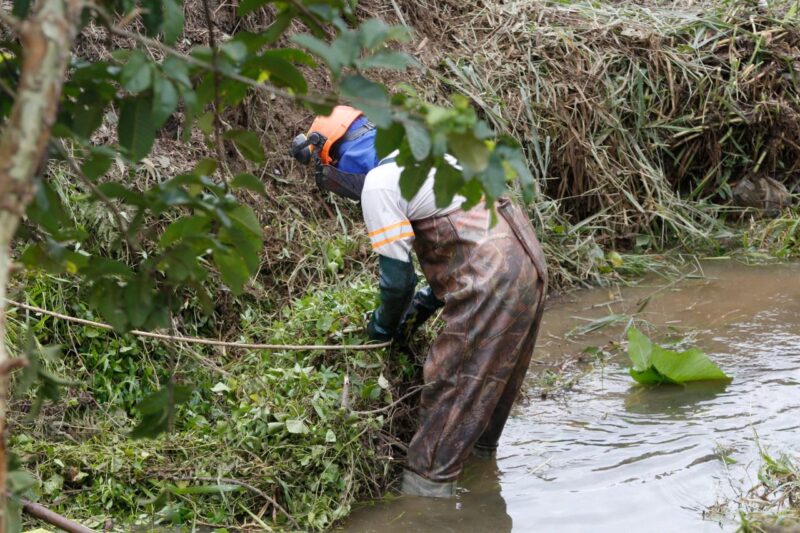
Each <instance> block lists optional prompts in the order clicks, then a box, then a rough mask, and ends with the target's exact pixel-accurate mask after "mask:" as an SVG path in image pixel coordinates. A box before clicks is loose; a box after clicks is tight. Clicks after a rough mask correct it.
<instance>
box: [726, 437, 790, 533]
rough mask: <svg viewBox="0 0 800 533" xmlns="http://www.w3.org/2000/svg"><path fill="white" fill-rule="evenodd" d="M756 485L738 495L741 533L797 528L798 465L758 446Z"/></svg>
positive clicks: (785, 530)
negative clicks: (742, 495)
mask: <svg viewBox="0 0 800 533" xmlns="http://www.w3.org/2000/svg"><path fill="white" fill-rule="evenodd" d="M761 459H762V461H763V462H762V464H761V468H760V469H759V471H758V481H759V483H758V485H756V486H755V487H753V488H752V489H750V491H749V492H748V493H747V494H746V495H744V497H743V498H741V503H740V510H739V516H740V520H741V521H740V525H739V531H740V532H741V533H769V532H777V533H779V532H791V531H797V529H798V528H800V464H798V462H797V458H792V457H790V456H788V455H781V456H780V457H774V456H773V455H771V454H770V453H769V452H768V451H767V450H765V449H763V448H762V449H761Z"/></svg>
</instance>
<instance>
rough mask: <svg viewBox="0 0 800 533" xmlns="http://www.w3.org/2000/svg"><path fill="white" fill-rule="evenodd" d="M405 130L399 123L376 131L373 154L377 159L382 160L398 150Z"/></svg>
mask: <svg viewBox="0 0 800 533" xmlns="http://www.w3.org/2000/svg"><path fill="white" fill-rule="evenodd" d="M405 134H406V130H405V128H404V127H403V125H402V124H401V123H399V122H393V123H392V124H391V126H389V127H388V128H382V129H379V130H378V133H377V134H376V136H375V152H376V153H377V154H378V158H379V159H383V158H384V157H386V156H387V155H389V154H391V153H392V152H394V151H395V150H397V149H398V148H400V143H402V142H403V137H404V136H405Z"/></svg>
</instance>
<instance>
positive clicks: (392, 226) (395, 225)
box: [367, 220, 411, 237]
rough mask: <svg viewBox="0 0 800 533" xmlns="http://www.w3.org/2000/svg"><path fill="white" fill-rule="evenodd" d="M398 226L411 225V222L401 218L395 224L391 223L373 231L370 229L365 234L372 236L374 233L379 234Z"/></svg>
mask: <svg viewBox="0 0 800 533" xmlns="http://www.w3.org/2000/svg"><path fill="white" fill-rule="evenodd" d="M400 226H411V222H409V221H408V220H403V221H402V222H398V223H397V224H391V225H389V226H386V227H383V228H381V229H376V230H375V231H371V232H369V233H368V234H367V235H368V236H369V237H374V236H375V235H380V234H381V233H384V232H387V231H389V230H393V229H395V228H399V227H400Z"/></svg>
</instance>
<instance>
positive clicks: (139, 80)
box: [119, 50, 153, 93]
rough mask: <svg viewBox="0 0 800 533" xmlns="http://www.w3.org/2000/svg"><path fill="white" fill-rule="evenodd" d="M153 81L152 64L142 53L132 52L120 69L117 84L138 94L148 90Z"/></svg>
mask: <svg viewBox="0 0 800 533" xmlns="http://www.w3.org/2000/svg"><path fill="white" fill-rule="evenodd" d="M152 81H153V64H152V62H151V61H150V58H148V57H147V56H146V55H145V54H144V52H140V51H139V50H134V51H133V52H132V53H131V55H130V57H129V58H128V62H127V63H125V66H124V67H122V72H120V75H119V82H120V83H121V84H122V86H123V87H124V88H125V89H126V90H128V91H130V92H132V93H139V92H142V91H144V90H146V89H148V88H150V85H151V83H152Z"/></svg>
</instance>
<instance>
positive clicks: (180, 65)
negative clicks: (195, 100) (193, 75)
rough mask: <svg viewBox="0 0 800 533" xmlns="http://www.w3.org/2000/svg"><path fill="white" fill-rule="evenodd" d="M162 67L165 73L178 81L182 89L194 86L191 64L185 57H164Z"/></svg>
mask: <svg viewBox="0 0 800 533" xmlns="http://www.w3.org/2000/svg"><path fill="white" fill-rule="evenodd" d="M161 69H162V71H163V72H164V74H166V75H167V76H169V77H170V78H172V79H173V80H174V81H175V82H176V83H178V86H180V87H181V89H191V88H192V80H191V79H190V78H189V65H187V63H186V61H184V60H183V59H180V58H177V57H175V56H169V57H167V58H165V59H164V63H162V65H161Z"/></svg>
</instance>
